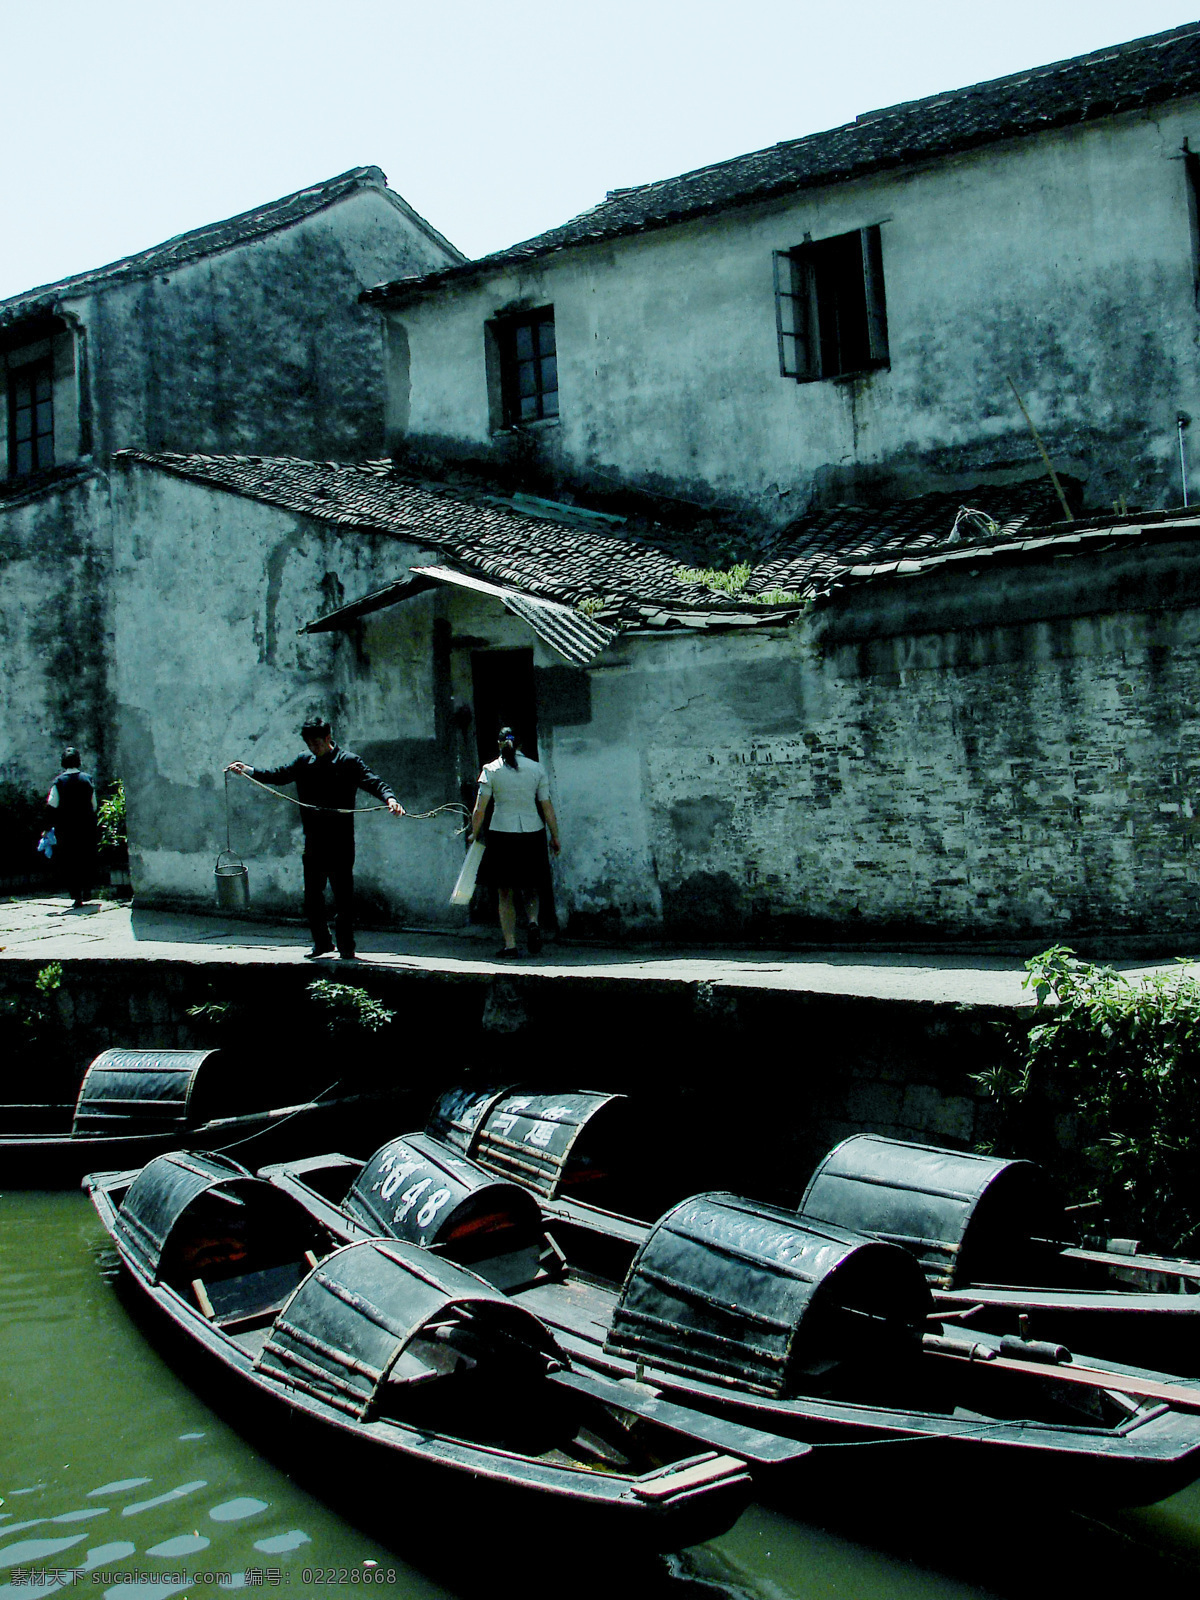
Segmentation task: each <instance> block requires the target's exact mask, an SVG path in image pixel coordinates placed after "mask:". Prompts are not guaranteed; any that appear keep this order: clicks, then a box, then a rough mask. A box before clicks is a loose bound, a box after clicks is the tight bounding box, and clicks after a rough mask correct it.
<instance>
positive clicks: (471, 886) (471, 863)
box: [450, 839, 484, 906]
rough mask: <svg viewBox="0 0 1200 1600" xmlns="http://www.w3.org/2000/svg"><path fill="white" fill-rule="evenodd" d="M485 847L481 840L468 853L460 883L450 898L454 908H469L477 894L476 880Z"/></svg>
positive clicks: (460, 874)
mask: <svg viewBox="0 0 1200 1600" xmlns="http://www.w3.org/2000/svg"><path fill="white" fill-rule="evenodd" d="M483 850H484V846H483V843H482V841H481V840H479V839H476V841H475V843H474V844H473V845H472V846H471V848H470V849H469V850H468V851H467V859H466V860H465V861H464V862H463V864H462V871H461V872H460V873H459V875H458V882H457V883H456V884H455V885H454V892H453V893H452V894H451V896H450V904H451V905H452V906H469V905H470V904H471V896H472V895H473V894H474V893H475V880H476V878H477V877H478V876H479V863H480V862H481V861H482V860H483Z"/></svg>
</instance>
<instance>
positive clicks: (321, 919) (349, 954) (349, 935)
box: [225, 717, 404, 961]
mask: <svg viewBox="0 0 1200 1600" xmlns="http://www.w3.org/2000/svg"><path fill="white" fill-rule="evenodd" d="M300 736H301V738H302V739H303V740H304V742H305V744H306V745H307V746H308V750H309V753H308V755H306V756H297V757H296V759H295V760H294V761H289V762H288V764H287V765H286V766H284V767H251V766H248V765H247V764H246V762H244V761H231V762H230V763H229V765H228V766H227V767H226V769H225V770H226V772H240V773H243V774H244V775H245V776H246V777H248V778H257V779H258V781H259V782H260V783H272V784H284V783H294V784H295V785H296V795H297V797H298V798H299V800H300V801H301V804H302V807H303V809H302V810H301V812H300V821H301V825H302V826H303V828H304V915H305V917H306V918H307V920H308V925H309V928H310V929H311V930H312V937H313V947H312V949H311V950H310V951H309V952H308V954H309V958H310V959H313V958H315V957H318V956H327V955H332V953H333V943H332V941H331V940H330V937H329V924H328V922H327V921H326V917H325V885H326V884H327V883H328V884H329V887H330V888H331V889H332V891H333V910H334V927H335V930H336V933H337V949H338V954H339V955H340V956H341V958H342V960H343V961H353V960H354V817H353V816H352V815H349V814H348V813H350V812H352V810H353V807H354V801H355V797H356V796H357V794H358V791H359V790H360V789H365V790H366V792H367V793H368V794H371V795H374V796H375V798H376V799H377V800H382V801H384V802H385V803H386V805H387V808H388V810H389V811H390V812H391V814H392V815H393V816H394V817H402V816H403V815H404V807H403V806H402V805H401V804H400V802H399V800H397V799H396V796H395V795H394V794H393V793H392V791H391V789H390V788H389V787H388V785H387V784H386V783H385V782H384V781H383V779H382V778H380V777H378V776H377V775H376V774H375V773H374V772H372V771H371V769H370V768H369V767H368V766H367V764H366V762H365V761H364V760H363V759H362V757H361V756H356V755H353V754H352V753H351V752H350V751H349V750H340V749H339V748H338V746H337V745H336V744H335V743H334V739H333V729H332V728H331V726H330V724H329V723H328V722H326V721H325V719H324V718H323V717H310V718H309V719H308V721H307V722H306V723H305V724H304V726H303V727H302V728H301V729H300ZM310 807H316V808H317V809H315V810H310V809H309V808H310Z"/></svg>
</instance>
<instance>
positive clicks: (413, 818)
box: [226, 769, 471, 833]
mask: <svg viewBox="0 0 1200 1600" xmlns="http://www.w3.org/2000/svg"><path fill="white" fill-rule="evenodd" d="M234 776H235V777H238V778H245V780H246V782H247V783H252V784H254V786H255V788H257V789H262V790H264V791H265V793H267V794H269V795H271V796H272V797H273V798H274V799H276V800H286V801H287V803H288V805H290V806H299V807H300V809H301V810H302V811H330V812H333V813H335V814H336V815H338V816H341V817H358V816H365V815H366V814H367V813H368V812H371V811H386V810H387V806H386V805H381V806H318V805H314V804H313V802H312V801H311V800H297V799H296V797H295V796H294V795H290V794H284V793H283V791H282V790H281V789H275V788H273V787H272V786H271V785H270V784H269V783H262V782H261V781H260V780H259V779H258V778H252V777H251V776H250V774H249V773H248V772H238V771H236V769H234ZM226 781H227V782H228V774H227V775H226ZM443 811H457V812H458V814H459V816H460V817H465V818H467V821H470V817H471V813H470V811H469V810H468V809H467V807H466V806H464V805H462V804H461V803H460V802H459V801H457V800H449V801H447V802H446V804H445V805H444V806H434V808H433V810H432V811H406V812H405V813H404V815H405V816H406V817H407V818H408V820H409V821H410V822H428V821H429V819H430V817H436V816H439V815H440V814H441V813H442V812H443ZM456 831H457V832H458V833H465V832H466V831H467V829H466V823H464V824H463V826H462V827H461V828H459V829H457V830H456Z"/></svg>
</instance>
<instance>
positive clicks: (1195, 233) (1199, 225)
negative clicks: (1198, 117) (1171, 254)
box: [1182, 139, 1200, 307]
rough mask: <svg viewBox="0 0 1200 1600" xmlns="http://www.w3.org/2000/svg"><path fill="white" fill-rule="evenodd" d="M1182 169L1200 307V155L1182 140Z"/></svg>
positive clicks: (1195, 285)
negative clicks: (1185, 183)
mask: <svg viewBox="0 0 1200 1600" xmlns="http://www.w3.org/2000/svg"><path fill="white" fill-rule="evenodd" d="M1182 155H1183V171H1184V176H1185V178H1186V181H1187V201H1188V222H1189V224H1190V226H1191V233H1192V279H1193V292H1194V295H1195V300H1196V305H1197V306H1198V307H1200V155H1197V153H1196V151H1195V150H1193V149H1192V148H1191V146H1190V145H1189V143H1188V141H1187V140H1186V139H1185V140H1184V141H1183V150H1182Z"/></svg>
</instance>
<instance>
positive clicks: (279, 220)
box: [0, 167, 457, 324]
mask: <svg viewBox="0 0 1200 1600" xmlns="http://www.w3.org/2000/svg"><path fill="white" fill-rule="evenodd" d="M355 189H381V190H383V191H384V192H385V193H387V194H388V196H389V198H390V199H392V200H393V201H395V202H396V203H397V204H398V205H400V206H402V207H403V208H404V210H405V211H408V212H409V213H410V214H411V215H412V217H413V218H414V220H416V221H417V222H419V223H420V224H421V226H422V227H424V228H425V229H426V230H427V231H428V232H429V233H430V235H431V236H432V237H435V238H438V239H441V235H440V234H437V233H436V232H435V230H434V229H433V228H431V227H430V226H429V224H428V223H427V222H424V220H423V219H422V218H419V217H417V214H416V212H415V211H412V209H411V207H409V206H408V205H407V203H406V202H405V201H403V200H402V199H401V198H400V196H399V195H397V194H392V192H391V191H390V190H389V189H388V187H387V179H386V177H385V176H384V175H383V173H382V172H381V171H380V170H379V168H378V167H352V168H351V169H350V171H349V172H343V173H340V174H339V175H338V176H337V177H336V178H328V179H326V180H325V182H324V183H314V184H312V185H310V187H309V188H307V189H298V190H297V191H296V193H295V194H287V195H284V196H283V198H282V199H281V200H271V201H269V202H268V203H267V204H266V205H262V206H255V207H254V209H253V210H252V211H243V212H241V213H240V215H238V216H236V217H229V218H227V219H226V220H225V221H224V222H210V223H209V224H208V225H207V226H206V227H203V228H193V229H192V231H191V232H190V233H181V234H177V235H176V237H175V238H174V239H168V240H167V241H166V242H165V243H164V244H156V245H153V246H151V248H150V249H149V250H139V251H138V252H137V253H136V254H135V255H131V256H123V257H122V258H121V260H120V261H110V262H109V264H108V266H106V267H96V268H94V269H93V270H92V271H90V272H79V273H76V274H75V275H74V277H70V278H61V279H59V281H58V282H57V283H46V284H42V285H41V286H40V287H39V288H36V289H26V290H25V291H24V292H23V293H22V294H16V295H12V296H10V297H9V299H7V300H0V324H3V323H6V322H15V321H18V320H19V319H21V318H24V317H28V316H31V315H33V314H34V313H36V312H40V311H49V310H52V309H53V307H54V305H55V304H56V303H57V302H58V301H60V300H63V299H67V298H70V297H71V296H73V295H80V294H90V293H91V292H92V291H93V290H96V289H105V288H108V287H109V286H110V285H112V284H116V283H123V282H125V281H126V280H128V279H130V278H140V277H144V276H147V275H150V274H153V273H156V272H167V271H169V270H171V269H172V268H175V267H181V266H184V265H186V264H187V263H188V262H189V261H196V260H198V259H199V258H200V257H202V256H210V255H216V254H217V253H218V252H219V251H221V250H231V249H233V248H234V246H236V245H243V244H249V243H250V242H251V241H252V240H254V239H261V238H263V237H264V236H265V235H266V234H269V233H275V232H277V231H278V230H279V229H280V228H288V227H291V226H292V225H293V224H294V223H297V222H301V221H303V220H304V218H305V217H311V216H312V215H313V214H314V213H315V212H317V211H322V210H324V209H325V207H326V206H331V205H333V204H334V203H335V202H336V201H338V200H341V199H343V198H344V197H345V196H346V195H348V194H350V193H352V192H353V191H354V190H355ZM442 243H443V244H446V247H447V249H449V250H451V251H454V246H453V245H450V244H449V243H448V242H447V241H445V240H442ZM454 253H456V254H457V252H454Z"/></svg>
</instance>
